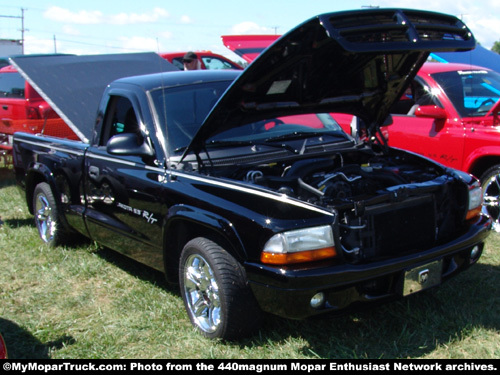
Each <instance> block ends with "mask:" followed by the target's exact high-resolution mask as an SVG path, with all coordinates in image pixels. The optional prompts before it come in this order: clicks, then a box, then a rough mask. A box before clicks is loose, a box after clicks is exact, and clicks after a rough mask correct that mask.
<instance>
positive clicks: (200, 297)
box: [183, 254, 221, 333]
mask: <svg viewBox="0 0 500 375" xmlns="http://www.w3.org/2000/svg"><path fill="white" fill-rule="evenodd" d="M183 293H184V297H185V300H186V301H187V307H188V310H189V311H188V312H189V313H190V314H191V316H192V317H193V320H194V322H195V324H196V325H197V326H198V327H199V328H200V329H201V330H202V331H204V332H207V333H212V332H215V331H216V330H217V327H218V326H219V324H220V323H221V306H220V298H219V286H218V285H217V280H216V278H215V275H214V272H213V270H212V268H211V267H210V265H209V264H208V262H207V261H206V260H205V258H203V257H202V256H201V255H199V254H195V255H191V256H189V257H188V258H187V260H186V263H185V268H184V290H183Z"/></svg>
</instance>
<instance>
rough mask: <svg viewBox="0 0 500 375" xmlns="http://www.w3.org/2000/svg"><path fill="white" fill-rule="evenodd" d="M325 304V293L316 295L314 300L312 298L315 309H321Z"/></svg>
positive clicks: (312, 305)
mask: <svg viewBox="0 0 500 375" xmlns="http://www.w3.org/2000/svg"><path fill="white" fill-rule="evenodd" d="M324 303H325V293H323V292H319V293H316V294H315V295H314V296H313V297H312V298H311V307H312V308H313V309H319V308H320V307H321V306H323V304H324Z"/></svg>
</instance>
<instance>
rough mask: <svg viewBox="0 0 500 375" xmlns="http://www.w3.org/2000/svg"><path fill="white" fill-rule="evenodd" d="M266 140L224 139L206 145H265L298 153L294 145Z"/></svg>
mask: <svg viewBox="0 0 500 375" xmlns="http://www.w3.org/2000/svg"><path fill="white" fill-rule="evenodd" d="M266 142H267V139H266V141H264V142H256V141H224V140H213V141H210V142H208V143H207V144H206V146H215V147H218V146H222V147H233V146H265V147H274V148H283V149H285V150H288V151H290V152H293V153H294V154H296V153H298V150H296V149H295V148H294V147H292V146H290V145H287V144H272V143H266Z"/></svg>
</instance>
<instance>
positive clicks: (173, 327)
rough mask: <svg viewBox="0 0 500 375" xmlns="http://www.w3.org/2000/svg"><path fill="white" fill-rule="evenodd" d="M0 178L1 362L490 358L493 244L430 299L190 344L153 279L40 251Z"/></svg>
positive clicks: (93, 251) (63, 250)
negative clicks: (243, 336) (233, 339)
mask: <svg viewBox="0 0 500 375" xmlns="http://www.w3.org/2000/svg"><path fill="white" fill-rule="evenodd" d="M11 173H12V172H11V171H9V170H5V169H3V170H1V169H0V217H1V219H0V220H1V222H2V224H1V225H0V285H1V293H0V332H1V333H2V335H3V336H4V339H5V340H6V342H7V347H8V351H9V357H10V358H12V359H22V358H29V359H40V358H41V359H43V358H53V359H56V358H179V359H182V358H198V359H202V358H203V359H209V358H218V359H239V358H274V359H306V358H337V359H339V358H342V359H357V358H383V359H394V358H425V359H436V358H456V359H464V358H466V359H471V358H500V298H499V297H500V292H499V288H498V286H499V285H500V254H499V252H498V249H499V248H500V235H498V234H496V233H492V234H491V236H490V237H489V238H488V241H487V244H486V249H485V251H484V254H483V256H482V258H481V260H480V262H479V263H478V264H477V265H475V266H474V267H472V268H471V269H470V270H468V271H467V272H465V273H462V274H461V275H459V276H458V277H456V278H454V279H453V280H450V281H449V282H447V283H445V284H443V285H442V286H441V287H439V288H437V289H434V290H432V291H428V292H424V293H420V294H417V295H413V296H410V297H409V298H406V299H403V300H400V301H397V302H394V303H390V304H386V305H383V306H379V307H377V308H373V309H369V310H366V311H362V312H359V313H356V314H352V315H348V316H343V317H323V318H321V319H309V320H304V321H289V320H285V319H280V318H277V317H273V316H266V317H265V319H264V323H263V326H262V328H261V330H260V331H259V332H258V333H257V334H256V335H255V336H254V337H251V338H249V339H246V340H243V341H240V342H233V343H228V342H224V341H210V340H208V339H205V338H203V337H201V336H200V335H199V334H197V333H196V332H195V331H194V330H193V328H192V327H191V324H190V323H189V321H188V318H187V316H186V313H185V312H184V307H183V304H182V300H181V297H180V295H179V293H178V291H177V290H176V289H175V288H174V287H171V286H169V285H168V284H166V283H165V282H164V279H163V275H162V274H160V273H158V272H156V271H153V270H151V269H149V268H147V267H145V266H142V265H140V264H138V263H136V262H134V261H132V260H130V259H128V258H125V257H122V256H120V255H118V254H116V253H114V252H112V251H109V250H106V249H103V248H101V247H99V246H96V245H95V244H88V243H87V244H83V245H81V246H77V247H57V248H53V249H50V248H48V247H46V246H45V245H44V244H42V242H41V241H40V239H39V238H38V235H37V231H36V228H35V227H34V225H33V220H32V217H31V215H30V214H29V213H28V211H27V209H26V205H25V203H24V200H23V198H22V197H21V195H20V194H19V191H18V190H17V188H16V187H15V186H14V183H13V181H12V179H11Z"/></svg>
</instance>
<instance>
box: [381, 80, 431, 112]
mask: <svg viewBox="0 0 500 375" xmlns="http://www.w3.org/2000/svg"><path fill="white" fill-rule="evenodd" d="M433 104H436V105H439V103H435V102H434V99H433V97H432V94H431V92H430V90H429V88H428V87H427V86H424V85H423V84H422V83H420V82H418V81H417V80H414V81H413V82H412V83H411V85H410V86H409V87H408V88H407V89H406V91H405V92H404V94H403V95H402V96H401V98H399V100H398V101H397V102H396V103H394V105H393V106H392V108H391V113H392V114H393V115H408V116H412V115H413V114H414V113H415V109H416V108H417V107H418V106H419V105H433Z"/></svg>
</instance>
